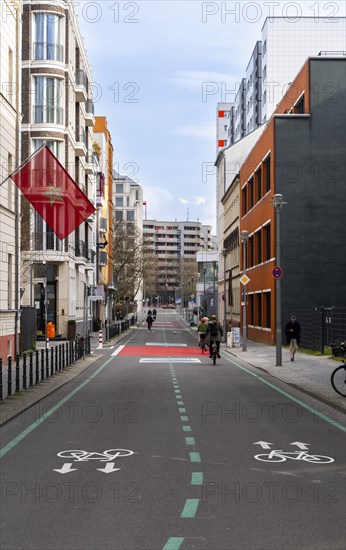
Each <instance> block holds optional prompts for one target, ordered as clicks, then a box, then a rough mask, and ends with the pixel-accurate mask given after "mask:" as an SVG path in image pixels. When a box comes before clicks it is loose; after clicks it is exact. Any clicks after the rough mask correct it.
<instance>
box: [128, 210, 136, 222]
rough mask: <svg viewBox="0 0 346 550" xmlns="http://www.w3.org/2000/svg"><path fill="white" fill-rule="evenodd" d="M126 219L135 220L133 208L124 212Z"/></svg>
mask: <svg viewBox="0 0 346 550" xmlns="http://www.w3.org/2000/svg"><path fill="white" fill-rule="evenodd" d="M126 219H127V221H128V222H134V221H135V211H134V210H128V211H127V212H126Z"/></svg>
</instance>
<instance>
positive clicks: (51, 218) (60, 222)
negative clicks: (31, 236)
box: [11, 146, 95, 239]
mask: <svg viewBox="0 0 346 550" xmlns="http://www.w3.org/2000/svg"><path fill="white" fill-rule="evenodd" d="M11 178H12V179H13V181H14V183H15V184H16V185H17V187H19V189H20V190H21V191H22V193H23V194H24V195H25V197H26V198H27V199H28V201H29V202H30V203H31V204H32V206H33V207H34V209H35V210H36V212H38V213H39V214H40V216H41V217H42V218H43V219H44V220H45V221H46V222H47V225H49V227H50V228H51V229H52V231H54V233H55V234H56V235H57V237H59V239H64V238H65V237H67V236H68V235H69V234H70V233H72V231H74V230H75V229H77V227H79V226H80V224H81V223H82V222H83V221H84V220H86V219H87V218H89V216H90V215H91V214H92V213H93V212H95V207H94V205H93V204H92V203H91V202H90V201H89V199H88V197H87V196H86V195H85V194H84V193H83V191H82V190H81V189H80V188H79V187H78V185H77V184H76V182H75V181H74V180H73V179H72V178H71V176H70V175H69V174H68V172H67V171H66V170H65V168H64V167H63V166H62V164H60V162H59V161H58V159H57V158H56V157H55V156H54V155H53V153H52V152H51V151H50V150H49V149H48V147H47V146H45V147H43V148H42V149H39V150H38V151H37V153H34V155H33V156H32V157H31V158H30V159H29V160H28V162H26V163H25V164H24V166H23V167H22V168H20V169H19V170H18V171H17V172H16V173H14V174H12V175H11Z"/></svg>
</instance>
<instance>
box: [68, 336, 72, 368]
mask: <svg viewBox="0 0 346 550" xmlns="http://www.w3.org/2000/svg"><path fill="white" fill-rule="evenodd" d="M68 350H69V356H70V359H69V365H72V342H71V341H70V342H69V343H68Z"/></svg>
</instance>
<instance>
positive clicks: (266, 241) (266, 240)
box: [263, 224, 271, 262]
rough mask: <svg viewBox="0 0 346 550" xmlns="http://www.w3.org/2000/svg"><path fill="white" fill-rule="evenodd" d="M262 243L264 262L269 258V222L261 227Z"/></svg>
mask: <svg viewBox="0 0 346 550" xmlns="http://www.w3.org/2000/svg"><path fill="white" fill-rule="evenodd" d="M263 244H264V256H263V260H264V261H265V262H266V261H268V260H270V256H271V251H270V224H268V225H266V226H265V227H264V228H263Z"/></svg>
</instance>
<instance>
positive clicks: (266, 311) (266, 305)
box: [263, 292, 271, 328]
mask: <svg viewBox="0 0 346 550" xmlns="http://www.w3.org/2000/svg"><path fill="white" fill-rule="evenodd" d="M270 297H271V294H270V292H264V293H263V306H264V319H263V324H264V326H265V327H266V328H270V323H271V317H270Z"/></svg>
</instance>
